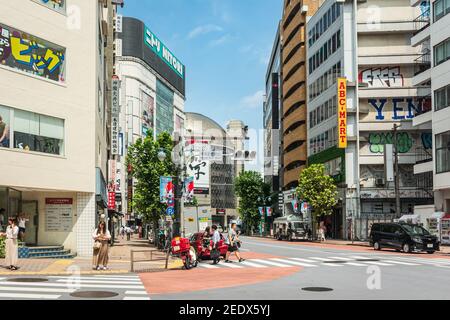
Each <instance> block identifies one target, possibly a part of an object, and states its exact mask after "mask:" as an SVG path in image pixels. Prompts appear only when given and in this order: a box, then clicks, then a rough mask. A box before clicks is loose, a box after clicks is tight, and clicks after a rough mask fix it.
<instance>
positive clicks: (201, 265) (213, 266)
mask: <svg viewBox="0 0 450 320" xmlns="http://www.w3.org/2000/svg"><path fill="white" fill-rule="evenodd" d="M198 266H199V267H201V268H206V269H216V268H217V265H212V264H209V263H199V264H198Z"/></svg>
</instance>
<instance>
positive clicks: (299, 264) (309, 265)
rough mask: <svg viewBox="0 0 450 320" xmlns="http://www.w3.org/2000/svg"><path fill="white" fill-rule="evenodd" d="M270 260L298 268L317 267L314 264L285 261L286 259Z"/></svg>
mask: <svg viewBox="0 0 450 320" xmlns="http://www.w3.org/2000/svg"><path fill="white" fill-rule="evenodd" d="M271 260H275V261H279V262H283V263H287V264H293V265H295V266H300V267H317V266H316V265H314V264H309V263H304V262H298V261H293V260H287V259H271Z"/></svg>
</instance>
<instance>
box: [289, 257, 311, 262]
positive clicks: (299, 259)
mask: <svg viewBox="0 0 450 320" xmlns="http://www.w3.org/2000/svg"><path fill="white" fill-rule="evenodd" d="M290 259H292V260H297V261H300V262H310V263H311V262H314V263H316V262H317V261H314V260H311V259H303V258H290Z"/></svg>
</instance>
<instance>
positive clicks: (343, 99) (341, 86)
mask: <svg viewBox="0 0 450 320" xmlns="http://www.w3.org/2000/svg"><path fill="white" fill-rule="evenodd" d="M337 84H338V95H337V99H338V101H337V108H338V110H337V114H338V147H339V148H340V149H345V148H347V79H346V78H338V81H337Z"/></svg>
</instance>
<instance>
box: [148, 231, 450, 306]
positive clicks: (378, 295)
mask: <svg viewBox="0 0 450 320" xmlns="http://www.w3.org/2000/svg"><path fill="white" fill-rule="evenodd" d="M242 239H243V243H244V244H243V247H242V249H243V251H242V255H243V256H244V257H245V256H246V255H248V256H250V257H254V256H255V253H256V254H261V255H264V256H265V257H266V258H264V259H252V258H251V259H248V260H247V261H248V262H250V263H251V264H252V266H253V267H256V266H258V265H260V266H261V265H262V266H266V267H268V268H270V270H271V273H272V274H274V273H276V272H277V270H287V269H290V270H291V271H292V272H291V273H290V274H287V275H286V274H284V275H282V276H280V277H279V278H276V279H273V278H272V279H269V280H267V281H264V280H263V281H259V282H258V283H253V284H245V281H243V283H242V284H234V285H233V284H225V285H224V286H223V287H219V288H213V289H206V290H189V285H186V286H185V288H186V289H187V291H183V290H180V292H175V293H167V294H154V295H151V296H152V299H194V300H197V299H198V300H205V299H206V300H208V299H218V300H226V299H237V300H247V299H257V300H259V299H262V300H269V299H270V300H277V299H287V300H308V299H363V300H365V299H389V300H391V299H394V300H395V299H450V290H449V288H450V257H446V256H442V255H437V254H435V255H428V254H426V253H425V254H422V253H417V254H403V253H398V252H395V251H391V250H385V251H384V250H383V251H374V250H372V249H369V248H363V247H356V246H355V247H354V246H345V247H343V246H332V245H330V246H320V245H314V244H309V243H298V242H295V243H289V242H280V241H275V240H267V239H258V238H245V237H242ZM272 256H273V257H275V258H273V257H272ZM221 263H222V262H221ZM206 264H209V263H208V262H206ZM234 265H235V266H237V267H236V268H229V267H228V266H227V267H225V266H220V267H216V268H214V267H210V266H207V267H206V266H202V265H200V267H199V268H198V269H201V272H202V274H203V275H205V276H207V275H208V273H213V272H219V271H220V270H223V269H228V270H226V271H228V272H227V273H226V274H225V276H227V277H232V278H236V279H239V278H240V273H242V272H244V270H246V268H250V267H252V266H246V267H243V266H244V265H245V262H244V263H243V264H242V265H240V264H239V263H237V262H235V263H234ZM229 269H231V270H229ZM259 270H262V271H263V270H264V267H262V268H259V269H258V271H259ZM179 272H190V271H179ZM217 276H218V277H219V276H220V274H218V275H217ZM186 277H187V276H186ZM196 277H198V276H196ZM212 279H214V277H213V278H212ZM217 279H220V278H217ZM178 280H179V279H178ZM197 281H202V278H198V279H197ZM212 281H213V282H212V283H211V286H212V287H214V280H212ZM217 281H219V280H217ZM307 287H319V288H327V289H328V290H330V289H331V290H330V291H319V292H317V291H313V292H311V291H305V290H303V288H307ZM150 292H151V290H150Z"/></svg>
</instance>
